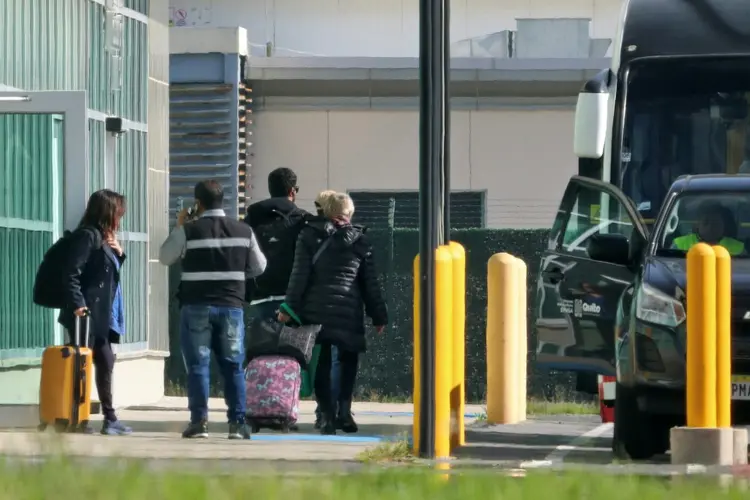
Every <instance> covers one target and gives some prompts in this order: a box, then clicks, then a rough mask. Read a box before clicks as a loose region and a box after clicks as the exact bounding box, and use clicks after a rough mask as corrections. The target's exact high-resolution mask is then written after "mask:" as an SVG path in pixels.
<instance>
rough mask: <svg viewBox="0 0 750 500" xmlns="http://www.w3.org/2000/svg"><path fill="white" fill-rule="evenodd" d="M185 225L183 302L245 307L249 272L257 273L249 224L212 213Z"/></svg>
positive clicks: (253, 238)
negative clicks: (251, 256) (253, 264)
mask: <svg viewBox="0 0 750 500" xmlns="http://www.w3.org/2000/svg"><path fill="white" fill-rule="evenodd" d="M184 228H185V240H186V243H185V255H184V257H183V258H182V282H181V283H180V293H179V299H180V303H181V304H182V305H199V304H200V305H211V306H228V307H242V306H243V305H244V304H245V281H246V275H247V274H250V275H251V276H252V275H253V274H254V273H253V270H251V269H250V251H251V249H253V248H254V249H256V250H258V245H257V242H256V241H255V237H254V236H253V231H252V229H250V226H248V225H247V224H245V223H243V222H240V221H237V220H234V219H230V218H228V217H225V216H223V215H222V216H214V215H213V214H211V215H209V216H205V215H204V216H203V217H201V218H199V219H197V220H195V221H192V222H188V223H187V224H185V226H184ZM258 251H259V250H258Z"/></svg>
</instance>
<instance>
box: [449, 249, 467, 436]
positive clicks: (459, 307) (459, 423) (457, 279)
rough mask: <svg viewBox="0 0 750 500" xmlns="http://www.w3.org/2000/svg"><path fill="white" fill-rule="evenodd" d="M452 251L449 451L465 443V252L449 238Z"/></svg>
mask: <svg viewBox="0 0 750 500" xmlns="http://www.w3.org/2000/svg"><path fill="white" fill-rule="evenodd" d="M449 246H450V249H451V253H452V254H453V388H452V390H451V450H453V449H454V448H456V447H458V446H463V445H464V444H466V425H465V421H464V414H465V413H466V380H465V379H466V251H465V250H464V247H463V246H461V244H460V243H457V242H455V241H451V242H450V244H449Z"/></svg>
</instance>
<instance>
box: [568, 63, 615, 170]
mask: <svg viewBox="0 0 750 500" xmlns="http://www.w3.org/2000/svg"><path fill="white" fill-rule="evenodd" d="M611 77H612V74H611V72H610V70H603V71H601V72H599V73H598V74H596V75H595V76H594V77H593V78H592V79H590V80H588V81H587V82H586V83H585V84H584V86H583V89H582V90H581V92H580V93H579V94H578V102H577V103H576V114H575V121H574V127H573V152H574V153H575V155H576V156H577V157H578V158H601V157H602V155H603V154H604V143H605V142H606V139H607V128H608V127H607V125H608V123H609V120H608V117H609V88H608V86H609V81H610V78H611Z"/></svg>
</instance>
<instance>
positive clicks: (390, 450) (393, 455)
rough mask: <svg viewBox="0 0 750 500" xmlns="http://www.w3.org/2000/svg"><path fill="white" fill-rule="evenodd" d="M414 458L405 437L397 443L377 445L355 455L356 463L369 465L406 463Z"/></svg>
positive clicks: (390, 442) (388, 442)
mask: <svg viewBox="0 0 750 500" xmlns="http://www.w3.org/2000/svg"><path fill="white" fill-rule="evenodd" d="M414 458H415V457H414V455H413V454H412V450H411V447H410V446H409V442H408V441H407V439H406V437H405V436H404V437H402V438H401V439H399V440H398V441H386V442H383V443H379V444H378V445H377V446H373V447H372V448H368V449H366V450H365V451H363V452H362V453H360V454H359V455H357V461H359V462H362V463H369V464H374V463H376V464H383V463H407V462H413V461H414Z"/></svg>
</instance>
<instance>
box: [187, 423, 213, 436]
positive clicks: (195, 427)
mask: <svg viewBox="0 0 750 500" xmlns="http://www.w3.org/2000/svg"><path fill="white" fill-rule="evenodd" d="M182 437H183V438H185V439H196V438H207V437H208V423H207V422H206V421H202V422H190V424H188V426H187V429H185V430H184V431H183V432H182Z"/></svg>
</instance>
